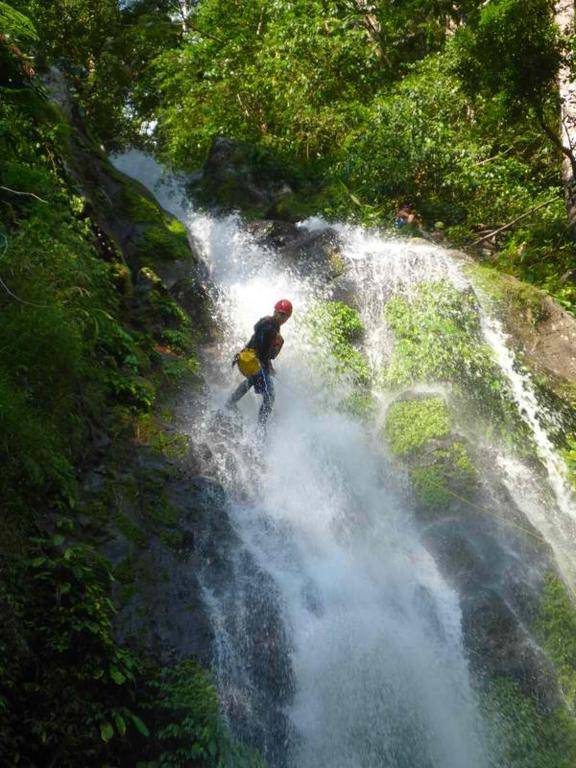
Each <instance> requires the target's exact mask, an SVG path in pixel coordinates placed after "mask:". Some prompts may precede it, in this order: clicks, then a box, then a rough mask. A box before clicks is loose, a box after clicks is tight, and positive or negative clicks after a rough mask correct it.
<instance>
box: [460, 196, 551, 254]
mask: <svg viewBox="0 0 576 768" xmlns="http://www.w3.org/2000/svg"><path fill="white" fill-rule="evenodd" d="M555 200H558V196H557V195H556V196H555V197H551V198H550V200H546V201H545V202H544V203H540V205H537V206H535V207H534V208H531V209H530V210H529V211H526V212H525V213H523V214H521V215H520V216H517V217H516V218H515V219H513V220H512V221H510V222H508V224H504V226H503V227H499V228H498V229H495V230H494V231H493V232H490V233H489V234H488V235H484V237H481V238H480V239H479V240H475V241H474V242H473V243H472V245H480V243H483V242H484V241H485V240H490V238H491V237H496V235H499V234H500V232H504V231H505V230H507V229H510V227H512V226H514V224H516V223H517V222H519V221H521V220H522V219H525V218H527V217H528V216H531V215H532V214H533V213H536V211H539V210H540V209H541V208H545V207H546V206H547V205H550V203H553V202H554V201H555Z"/></svg>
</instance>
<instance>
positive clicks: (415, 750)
mask: <svg viewBox="0 0 576 768" xmlns="http://www.w3.org/2000/svg"><path fill="white" fill-rule="evenodd" d="M189 226H190V228H191V231H192V233H193V236H194V238H195V239H196V241H200V242H202V243H203V244H204V256H205V259H206V261H207V262H208V264H209V266H210V271H211V275H212V277H213V279H217V280H218V285H219V288H220V314H221V316H222V317H223V318H225V322H226V339H225V341H224V343H223V345H222V350H221V353H222V368H221V374H222V379H221V380H222V381H224V382H225V383H226V387H225V388H221V387H220V386H219V384H218V382H217V381H215V382H214V385H213V387H212V392H213V393H214V394H213V397H214V404H215V406H217V405H218V404H220V403H221V402H222V400H223V397H224V391H223V389H227V390H229V389H230V388H231V386H232V385H233V381H232V379H231V377H230V375H229V367H228V360H229V357H230V355H231V353H232V351H235V350H237V349H238V348H239V347H240V346H241V345H242V344H243V343H244V342H245V341H246V339H247V338H248V337H249V335H250V333H251V330H252V325H253V323H254V322H255V320H257V319H258V317H260V316H262V315H263V314H268V313H270V311H271V308H272V306H273V305H274V303H275V301H276V300H277V299H278V298H280V297H282V296H287V297H289V298H290V299H291V301H292V302H293V304H294V308H295V315H296V316H302V315H303V314H304V313H305V312H306V310H307V309H308V308H309V307H310V306H312V305H313V303H314V302H315V301H318V299H319V298H322V295H321V293H320V294H319V293H318V288H317V286H315V285H314V284H313V283H312V282H310V281H307V280H306V279H304V278H302V277H297V276H296V275H295V274H293V273H292V272H290V270H286V269H280V268H279V267H278V266H277V265H276V264H275V262H274V257H273V254H271V253H270V252H269V251H267V250H266V249H263V248H262V247H260V246H258V245H257V244H255V242H254V241H253V240H252V238H251V237H250V236H249V235H248V234H247V233H246V232H245V231H243V230H242V229H241V227H240V226H239V222H238V221H237V220H236V219H234V218H233V217H230V218H223V219H212V220H210V219H199V218H196V217H192V219H191V220H190V221H189ZM345 241H346V240H345ZM379 243H380V247H379V248H378V249H374V250H373V249H372V248H371V245H372V244H370V245H368V246H367V250H366V256H365V257H364V258H365V259H366V263H367V265H368V266H369V267H372V268H373V269H374V270H378V269H380V266H379V259H381V258H382V257H384V258H386V256H387V255H388V257H389V259H390V263H391V262H392V259H393V255H394V252H396V255H397V256H398V255H399V256H400V259H402V252H401V251H400V249H399V246H398V244H395V243H391V244H385V243H382V242H381V241H379V240H377V239H375V240H374V241H373V245H374V246H376V245H378V244H379ZM348 248H349V249H350V250H349V251H348ZM394 249H396V250H395V251H394ZM349 252H350V253H352V254H353V255H354V259H355V261H354V262H352V260H350V265H351V267H352V269H353V270H354V271H355V273H356V274H358V275H361V274H363V270H362V268H361V266H360V262H361V259H362V255H361V254H358V253H357V250H356V248H355V245H354V243H353V242H352V243H350V244H349V246H347V248H345V251H344V256H345V258H346V259H348V253H349ZM407 258H409V259H410V261H411V264H412V268H413V270H414V277H413V278H412V280H417V279H419V278H420V276H425V275H426V276H428V279H430V275H429V269H428V268H427V263H426V262H428V263H429V264H430V267H431V269H432V271H433V274H434V276H436V275H437V276H438V277H440V276H443V277H445V278H447V277H448V273H449V268H450V265H449V264H448V263H446V262H444V263H442V259H441V258H439V256H438V253H433V252H432V250H431V249H430V248H428V247H424V248H422V249H420V251H418V249H415V250H414V253H412V254H410V256H409V257H407ZM400 274H401V269H400V268H399V269H398V271H397V275H398V281H400ZM410 282H411V280H409V279H407V278H406V274H404V284H405V287H406V290H409V283H410ZM369 283H370V281H369V280H368V281H367V283H366V286H368V285H369ZM374 288H375V289H376V290H379V289H382V298H381V299H380V298H379V297H378V298H377V297H373V296H372V293H370V295H369V296H368V295H365V296H364V297H365V298H366V300H367V303H366V306H363V307H362V309H363V310H364V311H365V312H366V314H367V315H369V314H370V313H372V314H371V317H372V319H373V320H374V324H376V317H377V316H378V315H379V314H381V307H379V306H378V305H379V302H380V301H382V306H383V301H384V297H385V294H386V291H387V290H388V289H384V288H383V287H382V280H381V279H380V280H379V282H378V283H377V284H374ZM370 301H371V303H370ZM378 324H380V323H378ZM283 335H284V336H285V340H286V344H285V347H284V350H283V353H282V357H281V359H280V361H279V362H278V365H277V368H278V371H279V375H278V380H277V403H276V408H275V413H274V418H273V421H272V423H271V425H270V429H269V434H268V439H267V442H266V445H264V446H262V445H258V443H257V441H256V440H255V437H254V417H255V413H254V411H255V403H254V402H250V401H248V397H247V398H245V399H244V400H243V401H241V403H240V407H241V409H242V411H243V415H244V435H243V437H242V438H239V440H240V442H241V443H242V444H243V448H240V450H239V451H238V450H237V451H236V458H237V460H238V461H239V463H240V464H241V463H242V460H243V459H242V452H243V451H244V460H245V461H248V462H249V463H250V465H251V467H252V469H253V474H252V477H251V478H250V481H249V483H248V486H249V489H250V499H249V502H248V503H246V496H245V492H246V485H245V483H243V484H242V493H241V494H240V496H239V501H238V503H236V504H233V516H234V521H235V524H236V527H237V530H238V532H239V533H240V536H241V538H242V540H243V542H244V544H245V546H246V547H247V548H248V550H249V551H250V552H251V554H252V555H253V556H254V557H255V559H256V561H257V562H258V564H259V566H260V567H261V568H262V569H263V570H265V571H266V572H267V573H268V574H270V575H271V576H272V578H273V582H274V584H275V585H276V587H277V589H278V596H279V600H280V603H281V605H282V617H283V622H284V624H285V627H286V631H287V635H288V638H289V646H290V648H291V665H292V669H293V674H294V681H295V683H294V689H295V690H294V695H293V703H292V705H291V706H289V707H287V709H286V714H287V716H288V717H289V719H290V721H291V722H292V724H293V728H294V734H295V735H294V738H293V741H292V744H291V745H290V748H289V752H290V757H289V762H288V764H289V765H290V766H293V768H316V767H317V766H324V765H326V766H328V765H330V766H334V768H355V767H356V766H358V768H360V767H362V768H376V767H378V768H381V767H384V766H390V768H404V767H405V768H408V767H410V768H432V766H438V768H461V766H463V765H467V766H469V768H481V766H484V765H487V763H486V759H485V757H484V755H483V751H482V747H481V742H482V739H481V735H480V734H481V725H480V722H479V717H478V715H477V712H476V706H475V702H474V697H473V694H472V691H471V688H470V683H469V679H468V672H467V666H466V662H465V659H464V656H463V651H462V638H461V633H460V611H459V606H458V599H457V596H456V595H455V594H454V593H453V592H452V590H451V589H450V588H448V586H447V585H446V584H445V582H444V581H443V579H442V578H441V576H440V574H439V573H438V571H437V569H436V566H435V564H434V561H433V560H432V558H431V557H430V555H429V554H428V553H427V551H426V550H425V548H424V547H423V546H422V545H421V543H420V542H419V538H418V535H417V533H416V531H415V529H414V528H413V526H412V522H411V520H410V518H409V516H407V514H406V509H405V508H404V506H403V502H402V497H401V495H400V494H399V491H398V490H397V489H396V488H395V480H394V477H393V475H392V472H391V470H390V468H389V467H388V465H387V462H386V458H385V456H384V455H383V454H382V453H381V451H380V449H379V447H378V446H377V445H376V444H375V443H374V442H373V441H372V439H371V437H370V435H369V434H368V433H367V432H366V430H365V429H363V428H361V427H360V425H359V424H358V423H356V422H355V421H354V420H353V419H352V418H350V417H348V416H345V415H343V414H341V413H337V412H335V411H334V410H332V409H330V408H329V407H326V403H325V401H323V400H322V397H321V394H322V381H321V377H320V376H319V375H318V374H317V373H316V370H315V359H314V357H315V355H314V350H313V349H312V350H311V349H309V348H308V347H307V346H306V344H305V343H303V342H302V336H301V334H300V333H299V332H298V326H297V323H294V322H291V323H288V324H287V325H286V326H284V328H283ZM216 378H217V379H220V377H219V376H217V377H216ZM253 399H255V398H253ZM245 401H248V402H245ZM320 402H322V403H323V406H322V407H319V403H320ZM206 439H207V440H208V441H210V439H211V436H210V434H207V435H206ZM254 451H257V453H258V455H259V460H258V461H259V466H256V464H255V463H254ZM248 474H249V473H248ZM244 478H245V479H246V474H244ZM236 482H237V477H231V478H229V483H228V484H229V488H228V490H229V493H230V497H231V498H232V499H234V497H235V494H236V493H237V485H236ZM229 662H230V657H229V648H227V651H226V659H225V658H224V657H222V658H221V659H220V660H219V664H220V665H221V666H222V665H224V666H226V664H229ZM217 666H218V665H217ZM231 677H233V671H232V670H231V669H230V667H227V669H226V670H225V673H224V675H223V677H222V678H221V679H226V680H227V681H228V682H229V681H230V678H231ZM271 765H274V763H273V762H272V763H271Z"/></svg>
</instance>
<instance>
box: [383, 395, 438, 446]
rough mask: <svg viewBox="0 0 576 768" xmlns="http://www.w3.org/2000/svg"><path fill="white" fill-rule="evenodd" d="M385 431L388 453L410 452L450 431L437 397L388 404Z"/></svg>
mask: <svg viewBox="0 0 576 768" xmlns="http://www.w3.org/2000/svg"><path fill="white" fill-rule="evenodd" d="M385 434H386V437H387V439H388V441H389V443H390V448H391V450H392V453H394V454H396V455H397V456H402V455H404V454H406V453H411V452H412V451H414V450H415V449H417V448H420V447H421V446H422V445H424V444H425V443H427V442H428V441H429V440H431V439H432V438H435V437H436V438H443V437H447V436H448V435H449V434H450V414H449V413H448V407H447V405H446V403H445V402H444V400H443V399H442V398H441V397H427V398H419V399H417V400H403V401H401V402H397V403H394V404H393V405H391V406H390V408H389V410H388V414H387V417H386V427H385Z"/></svg>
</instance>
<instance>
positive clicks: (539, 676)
mask: <svg viewBox="0 0 576 768" xmlns="http://www.w3.org/2000/svg"><path fill="white" fill-rule="evenodd" d="M462 615H463V622H462V628H463V632H464V638H465V640H464V642H465V645H466V648H467V650H468V655H469V658H470V662H471V664H472V668H473V670H474V672H475V674H476V675H477V677H479V678H480V680H482V679H483V678H484V679H488V680H494V679H497V678H499V677H505V678H509V679H512V680H513V681H514V682H515V683H517V684H518V686H519V687H520V689H521V690H522V692H523V693H524V694H525V695H526V696H529V697H530V698H531V699H532V700H533V701H535V702H536V704H537V706H538V707H539V709H540V710H541V711H542V712H543V713H550V712H552V711H554V709H556V707H558V706H559V705H560V703H561V697H560V694H559V691H558V687H557V684H556V679H555V674H554V670H553V668H552V666H551V665H550V662H549V661H548V659H547V658H546V656H545V655H544V654H543V653H542V651H541V650H540V649H539V648H538V646H537V645H536V644H535V643H534V642H533V641H532V639H531V637H530V634H529V633H528V632H527V631H526V629H525V628H524V626H523V624H522V623H521V622H520V621H519V619H518V616H516V615H515V614H514V613H513V612H512V610H511V609H510V607H509V606H508V605H507V604H506V602H505V601H504V600H503V599H502V597H501V596H500V595H499V594H498V593H497V592H496V591H494V590H490V589H483V590H481V591H480V592H479V593H478V594H476V595H474V596H472V597H469V598H466V599H464V600H463V602H462Z"/></svg>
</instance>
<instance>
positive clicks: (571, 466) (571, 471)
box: [564, 436, 576, 488]
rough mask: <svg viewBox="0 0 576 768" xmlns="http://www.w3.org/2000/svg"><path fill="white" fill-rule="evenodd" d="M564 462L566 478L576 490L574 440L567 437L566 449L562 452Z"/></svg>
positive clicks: (575, 448) (575, 445)
mask: <svg viewBox="0 0 576 768" xmlns="http://www.w3.org/2000/svg"><path fill="white" fill-rule="evenodd" d="M564 461H565V462H566V465H567V467H568V477H569V479H570V482H571V483H572V485H573V486H574V487H575V488H576V438H575V437H570V436H569V437H568V448H566V449H565V451H564Z"/></svg>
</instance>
